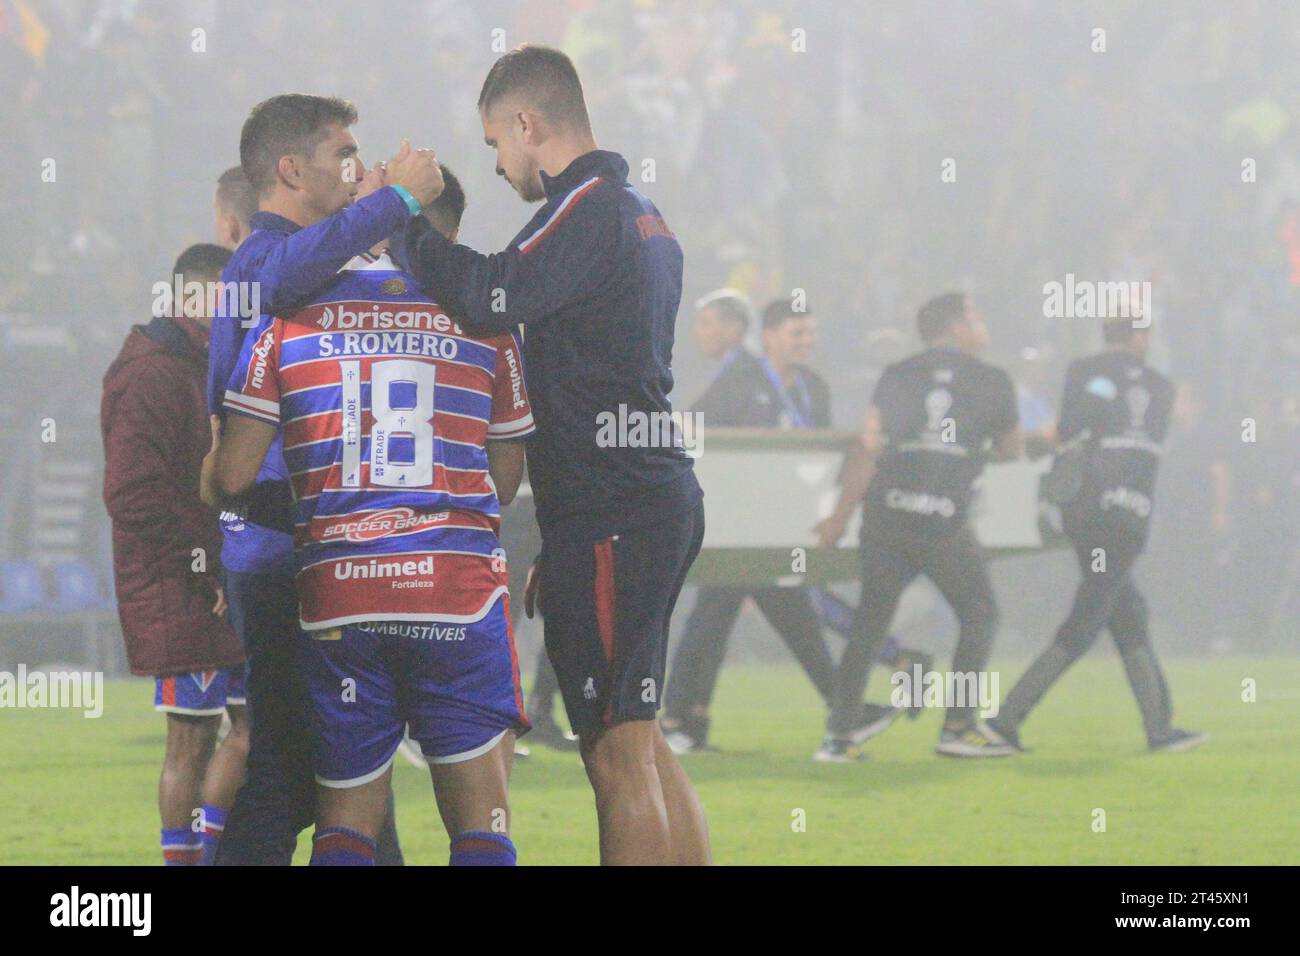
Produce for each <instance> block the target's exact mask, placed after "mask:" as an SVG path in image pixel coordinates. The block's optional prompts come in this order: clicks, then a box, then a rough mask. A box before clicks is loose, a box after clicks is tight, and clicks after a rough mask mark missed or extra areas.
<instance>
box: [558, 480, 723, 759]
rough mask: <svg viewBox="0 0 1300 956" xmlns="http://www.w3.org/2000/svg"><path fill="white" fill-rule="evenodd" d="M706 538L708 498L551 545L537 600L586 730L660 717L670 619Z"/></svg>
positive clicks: (568, 701) (573, 714)
mask: <svg viewBox="0 0 1300 956" xmlns="http://www.w3.org/2000/svg"><path fill="white" fill-rule="evenodd" d="M703 540H704V504H703V503H702V502H701V503H700V504H698V505H696V506H695V507H694V508H692V509H691V510H689V511H686V512H684V513H682V514H677V515H670V516H668V517H666V518H664V520H662V521H660V522H658V523H656V524H652V525H647V526H645V527H642V528H636V529H633V530H632V531H629V532H625V533H623V534H618V535H614V536H613V537H610V538H604V539H602V540H600V541H581V542H568V541H561V542H555V541H545V542H544V543H543V545H542V556H541V573H542V582H541V589H540V592H539V595H538V597H539V600H540V603H541V610H542V618H543V620H544V622H545V634H546V653H547V655H548V656H549V657H550V659H551V663H552V664H554V665H555V674H556V676H557V677H558V678H559V683H560V693H561V694H563V696H564V707H565V710H566V711H568V715H569V723H570V724H571V725H572V726H573V729H574V732H576V733H577V734H578V735H579V736H581V737H587V738H593V737H594V736H596V735H599V733H600V732H601V731H602V730H604V729H605V728H607V727H611V726H613V725H614V724H618V723H622V722H623V721H627V720H654V719H655V715H656V714H657V713H658V711H659V702H660V700H662V698H663V687H664V672H665V670H666V668H667V655H668V625H669V622H670V621H671V619H672V616H673V607H674V606H675V605H676V604H677V596H678V595H679V594H680V593H681V590H682V583H683V582H684V581H685V580H686V572H687V571H689V570H690V567H691V563H692V562H693V561H694V560H695V556H696V555H697V554H699V553H700V544H701V543H702V542H703Z"/></svg>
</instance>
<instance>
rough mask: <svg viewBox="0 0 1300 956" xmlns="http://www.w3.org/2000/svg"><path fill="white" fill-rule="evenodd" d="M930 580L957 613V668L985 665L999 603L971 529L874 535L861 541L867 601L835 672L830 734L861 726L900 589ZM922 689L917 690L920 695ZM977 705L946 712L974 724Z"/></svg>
mask: <svg viewBox="0 0 1300 956" xmlns="http://www.w3.org/2000/svg"><path fill="white" fill-rule="evenodd" d="M921 574H924V575H925V576H926V577H928V578H929V579H930V580H931V581H932V582H933V583H934V586H935V587H936V588H938V589H939V593H940V594H942V595H943V597H944V599H945V600H946V601H947V602H948V604H949V605H950V606H951V607H952V609H953V612H954V613H955V614H956V615H957V621H958V624H959V625H960V636H959V637H958V639H957V650H956V651H955V652H954V654H953V661H952V669H953V670H954V671H956V672H959V673H974V674H979V673H980V672H982V671H983V670H984V668H985V666H986V665H987V664H988V658H989V652H990V651H991V650H992V647H993V632H994V630H995V629H996V627H997V604H996V603H995V601H994V599H993V586H992V585H991V584H990V582H989V575H988V569H987V568H986V567H985V564H984V551H983V549H982V548H981V547H980V544H979V542H978V541H976V540H975V533H974V532H973V531H971V529H970V528H969V527H966V528H963V529H962V530H961V531H959V532H957V533H956V534H953V535H949V536H946V537H943V538H937V539H936V538H930V539H922V538H917V537H913V536H908V535H902V534H885V533H876V534H869V535H867V536H864V538H863V541H862V597H861V599H860V600H859V601H858V611H857V615H856V617H855V618H854V638H853V640H851V641H850V642H849V646H848V647H847V648H845V651H844V656H843V657H842V658H841V659H840V664H839V667H837V668H836V669H835V678H834V685H833V689H832V693H831V713H830V720H829V721H828V722H827V731H828V732H829V733H830V734H831V735H832V736H835V737H846V736H848V735H849V733H850V732H851V731H852V730H854V729H855V728H856V727H857V726H858V725H860V724H861V723H862V695H863V694H864V693H865V692H866V689H867V681H868V679H869V677H870V671H871V662H872V661H873V660H875V658H876V657H877V656H878V654H879V653H880V648H881V645H882V644H883V643H884V642H885V639H886V638H887V637H888V634H889V626H890V624H891V623H892V622H893V619H894V614H895V612H896V611H897V610H898V601H899V598H901V597H902V595H903V591H905V590H906V589H907V586H908V585H909V584H911V583H912V581H914V580H915V579H916V577H917V576H918V575H921ZM918 690H919V689H918ZM976 705H977V702H976V701H969V700H968V701H966V706H963V707H949V708H948V719H949V721H950V722H952V723H953V724H956V723H965V722H967V721H969V720H971V719H973V716H974V712H975V709H976Z"/></svg>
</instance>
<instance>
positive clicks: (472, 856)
mask: <svg viewBox="0 0 1300 956" xmlns="http://www.w3.org/2000/svg"><path fill="white" fill-rule="evenodd" d="M451 865H452V866H514V865H515V845H514V844H513V843H511V842H510V837H508V836H506V835H505V834H504V833H488V832H487V831H486V830H466V831H465V832H464V833H458V834H456V839H454V840H452V841H451Z"/></svg>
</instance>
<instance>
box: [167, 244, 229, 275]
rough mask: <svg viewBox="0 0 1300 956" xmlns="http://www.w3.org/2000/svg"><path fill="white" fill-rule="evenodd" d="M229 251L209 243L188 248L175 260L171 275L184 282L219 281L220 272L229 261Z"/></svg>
mask: <svg viewBox="0 0 1300 956" xmlns="http://www.w3.org/2000/svg"><path fill="white" fill-rule="evenodd" d="M230 255H231V253H230V250H229V249H223V248H222V247H221V246H217V245H213V244H212V243H210V242H200V243H196V244H195V245H192V246H190V247H189V248H188V249H186V250H185V251H184V252H182V253H181V254H180V256H179V257H177V259H176V265H174V266H172V274H173V275H178V276H180V277H181V279H182V281H184V282H198V281H200V280H201V279H219V278H221V270H222V269H224V268H225V267H226V263H227V262H229V261H230Z"/></svg>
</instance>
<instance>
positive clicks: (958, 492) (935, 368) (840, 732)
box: [827, 346, 1019, 739]
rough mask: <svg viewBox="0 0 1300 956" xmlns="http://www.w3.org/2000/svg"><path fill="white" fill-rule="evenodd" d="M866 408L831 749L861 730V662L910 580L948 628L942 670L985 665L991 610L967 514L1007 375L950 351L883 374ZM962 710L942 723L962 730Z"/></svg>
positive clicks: (1009, 403) (1011, 417) (865, 673)
mask: <svg viewBox="0 0 1300 956" xmlns="http://www.w3.org/2000/svg"><path fill="white" fill-rule="evenodd" d="M871 402H872V404H873V405H875V406H876V408H878V409H879V411H880V424H881V436H882V441H883V443H884V448H883V450H882V452H881V456H880V459H879V460H878V462H877V464H876V472H875V474H874V475H873V476H872V480H871V484H870V486H869V487H868V489H867V496H866V502H865V504H864V510H863V520H862V532H861V549H862V597H861V599H860V600H859V602H858V612H857V616H856V619H855V621H854V634H855V636H854V639H853V640H852V641H851V642H850V643H849V646H848V648H846V650H845V652H844V656H843V658H841V660H840V664H839V667H837V668H836V670H835V680H834V690H833V693H832V699H831V714H830V720H829V722H828V728H827V729H828V733H829V735H830V736H831V737H833V738H837V739H850V738H852V737H853V735H854V732H855V731H857V730H858V729H859V725H860V724H861V723H862V719H863V718H862V713H863V711H862V695H863V693H864V692H865V690H866V686H867V680H868V677H869V673H870V666H871V661H872V660H873V659H874V658H875V657H876V656H877V654H878V653H879V650H880V647H881V644H882V643H883V642H884V640H885V638H886V636H887V633H888V629H889V625H890V622H891V621H892V620H893V617H894V613H895V612H896V611H897V609H898V601H899V598H900V597H901V596H902V594H903V591H904V590H905V589H906V588H907V586H908V585H909V584H910V583H911V582H912V581H913V580H915V578H916V577H917V575H920V574H924V575H925V576H926V577H928V578H929V579H930V580H931V581H933V582H934V585H935V587H937V588H938V589H939V591H940V593H941V594H943V596H944V598H945V599H946V600H947V601H948V603H949V605H951V606H952V609H953V611H954V612H955V613H956V615H957V620H958V622H959V623H960V626H961V634H960V637H959V639H958V641H957V650H956V652H955V654H954V656H953V663H952V669H953V670H954V671H959V672H971V671H976V672H977V671H981V670H983V668H984V666H985V664H986V663H987V661H988V655H989V651H990V649H991V646H992V643H993V631H994V628H995V626H996V624H997V606H996V603H995V602H994V599H993V589H992V586H991V585H990V583H989V576H988V570H987V569H986V567H985V563H984V555H983V550H982V549H981V547H980V545H979V543H978V542H977V541H976V540H975V535H974V532H973V531H972V530H971V529H970V526H969V524H968V522H967V513H968V511H969V508H970V501H971V497H972V491H973V485H974V483H975V480H976V479H977V478H978V477H979V475H980V472H981V471H982V470H983V468H984V463H985V460H986V457H987V452H988V447H989V445H990V444H991V443H992V442H994V441H996V440H997V439H998V438H999V437H1000V436H1001V435H1003V434H1005V433H1007V432H1009V431H1011V430H1013V429H1014V428H1015V427H1016V425H1017V423H1018V420H1019V416H1018V413H1017V410H1016V394H1015V388H1014V386H1013V385H1012V383H1011V379H1010V377H1009V376H1008V375H1007V373H1006V372H1004V371H1002V370H1001V369H998V368H994V367H993V366H992V365H989V364H987V363H985V362H983V361H981V360H980V359H978V358H975V357H974V356H973V355H970V354H968V353H966V352H963V351H961V350H959V349H956V348H952V347H950V346H936V347H933V348H928V349H926V350H925V351H923V352H920V353H919V354H917V355H914V356H912V357H911V358H907V359H904V360H903V361H901V362H897V363H895V364H894V365H891V366H889V367H888V368H887V369H885V372H884V374H883V375H881V377H880V381H879V382H878V383H877V385H876V390H875V394H874V395H873V396H872V400H871ZM969 703H972V702H968V704H969ZM972 711H973V708H972V707H971V706H967V707H961V708H955V707H954V708H949V711H948V715H949V718H957V719H958V720H955V721H954V723H956V722H959V721H960V722H964V721H968V720H969V719H970V718H971V715H972Z"/></svg>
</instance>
